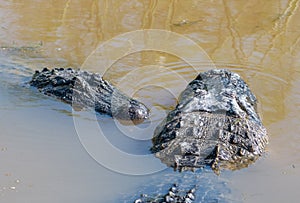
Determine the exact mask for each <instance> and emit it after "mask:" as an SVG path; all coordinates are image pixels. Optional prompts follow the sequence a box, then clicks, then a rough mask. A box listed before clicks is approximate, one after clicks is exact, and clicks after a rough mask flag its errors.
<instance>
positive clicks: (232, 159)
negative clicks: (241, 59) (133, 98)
mask: <svg viewBox="0 0 300 203" xmlns="http://www.w3.org/2000/svg"><path fill="white" fill-rule="evenodd" d="M256 102H257V100H256V97H255V96H254V94H253V93H252V92H251V91H250V89H249V87H248V86H247V84H246V83H245V82H244V81H243V80H242V79H241V77H240V76H239V75H238V74H236V73H232V72H230V71H228V70H225V69H220V70H218V69H214V70H210V71H207V72H204V73H200V74H199V75H198V76H197V78H196V79H195V80H193V81H192V82H191V83H190V84H189V85H188V86H187V87H186V89H185V90H184V91H183V92H182V93H181V95H180V98H179V102H178V105H177V106H176V108H175V109H174V110H173V111H171V112H170V113H169V114H168V116H167V117H166V118H165V120H164V121H163V122H162V123H161V124H160V125H159V126H158V127H157V128H156V130H155V133H154V137H153V139H152V142H153V147H152V148H151V150H152V152H153V153H155V155H156V157H158V158H159V159H161V161H162V162H163V163H165V164H167V165H168V166H170V167H173V168H174V169H177V170H179V171H185V170H192V171H194V170H195V169H196V168H202V167H204V166H210V167H211V168H212V170H213V171H214V172H215V173H217V174H218V173H219V172H220V170H221V169H231V170H236V169H241V168H243V167H247V166H248V165H249V164H251V163H253V162H254V161H255V160H256V159H257V158H258V157H259V156H260V155H261V154H262V153H263V152H264V149H265V146H266V144H267V143H268V137H267V133H266V129H265V128H264V127H263V125H262V122H261V120H260V118H259V116H258V114H257V110H256ZM170 194H172V193H170V192H167V194H166V195H162V196H161V198H160V199H158V198H157V199H156V200H153V198H152V200H151V199H150V198H142V199H139V202H153V203H154V202H156V203H158V202H192V201H193V199H191V198H189V197H188V196H187V195H185V196H182V197H180V198H181V199H182V201H181V200H180V201H176V200H175V198H173V199H171V200H170V198H172V196H170ZM172 195H173V194H172ZM173 196H174V195H173ZM174 197H176V196H174ZM176 198H177V199H178V198H179V197H176Z"/></svg>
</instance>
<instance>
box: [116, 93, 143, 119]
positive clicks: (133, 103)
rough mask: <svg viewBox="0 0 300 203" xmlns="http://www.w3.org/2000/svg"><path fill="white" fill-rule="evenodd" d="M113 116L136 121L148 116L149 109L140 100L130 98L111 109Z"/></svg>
mask: <svg viewBox="0 0 300 203" xmlns="http://www.w3.org/2000/svg"><path fill="white" fill-rule="evenodd" d="M113 117H115V118H117V119H120V120H123V121H126V120H131V121H138V123H140V122H142V121H144V120H146V119H148V118H149V109H148V108H147V107H146V106H145V105H144V104H143V103H141V102H139V101H137V100H134V99H130V100H129V101H128V102H126V103H124V104H123V105H120V106H118V107H117V109H113Z"/></svg>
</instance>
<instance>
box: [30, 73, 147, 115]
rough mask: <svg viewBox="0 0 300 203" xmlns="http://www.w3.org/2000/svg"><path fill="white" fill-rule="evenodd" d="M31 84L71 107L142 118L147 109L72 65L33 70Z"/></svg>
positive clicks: (94, 74)
mask: <svg viewBox="0 0 300 203" xmlns="http://www.w3.org/2000/svg"><path fill="white" fill-rule="evenodd" d="M30 84H31V85H32V86H34V87H37V88H38V89H39V90H40V91H41V92H43V93H44V94H46V95H50V96H54V97H56V98H58V99H61V100H62V101H64V102H66V103H68V104H71V105H72V106H73V107H80V108H84V107H89V108H94V109H95V111H97V112H99V113H103V114H107V115H110V116H113V117H116V118H118V119H122V120H129V119H130V120H144V119H147V118H148V116H149V110H148V108H147V107H146V106H145V105H144V104H142V103H140V102H138V101H137V100H135V99H132V98H129V97H128V96H126V95H125V94H124V93H122V92H121V91H119V90H118V89H117V88H115V87H113V86H112V85H111V84H110V83H109V82H107V81H106V80H104V79H103V78H102V77H101V76H100V75H99V74H97V73H90V72H87V71H81V70H73V69H71V68H68V69H63V68H59V69H58V68H55V69H53V70H49V69H47V68H44V69H43V70H42V71H36V72H35V74H34V75H33V77H32V80H31V81H30Z"/></svg>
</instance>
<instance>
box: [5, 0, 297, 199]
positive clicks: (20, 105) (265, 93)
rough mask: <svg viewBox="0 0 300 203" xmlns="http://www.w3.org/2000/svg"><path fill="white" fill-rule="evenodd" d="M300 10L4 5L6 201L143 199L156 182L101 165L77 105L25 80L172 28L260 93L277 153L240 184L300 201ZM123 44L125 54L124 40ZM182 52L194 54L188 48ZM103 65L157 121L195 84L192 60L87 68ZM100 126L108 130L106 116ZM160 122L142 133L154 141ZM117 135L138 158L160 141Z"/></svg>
mask: <svg viewBox="0 0 300 203" xmlns="http://www.w3.org/2000/svg"><path fill="white" fill-rule="evenodd" d="M299 4H300V3H299V1H297V0H278V1H256V0H255V1H247V2H244V1H225V0H224V1H222V0H217V1H194V0H187V1H158V0H152V1H143V0H125V1H119V0H118V1H108V0H99V1H94V0H86V1H73V0H62V1H58V0H56V1H47V2H45V1H42V0H32V1H21V0H13V1H5V0H0V20H1V22H2V23H1V26H0V46H1V54H2V55H4V56H5V57H4V58H1V60H0V74H1V79H0V89H1V95H0V104H1V105H0V121H1V122H0V128H1V129H2V131H1V136H0V138H1V141H0V156H1V160H3V164H1V166H0V199H1V198H3V200H4V201H6V202H7V201H10V202H16V201H19V200H21V199H22V200H24V199H25V200H28V201H30V200H31V202H40V201H43V202H50V199H51V202H53V198H56V199H55V200H57V201H56V202H62V201H65V202H70V201H73V202H74V201H75V202H83V201H85V202H99V201H101V200H103V201H104V200H107V201H111V202H114V201H115V200H116V199H118V198H119V197H117V196H118V195H120V194H119V193H131V194H135V193H134V191H135V188H137V187H139V186H140V185H143V184H145V182H147V181H149V180H150V178H149V177H127V176H122V175H120V174H115V173H113V172H110V171H108V170H106V169H104V168H102V167H99V166H98V165H97V164H95V163H94V162H92V161H91V159H90V158H89V156H88V155H87V154H86V153H85V152H84V150H83V148H82V146H81V145H80V143H79V142H78V139H77V138H76V132H75V131H74V127H73V123H72V119H71V118H72V117H71V116H74V114H72V112H71V110H70V108H69V107H68V106H67V105H65V104H62V103H60V102H57V101H56V100H55V99H51V98H49V97H47V96H44V95H41V94H38V92H37V91H35V90H34V89H31V88H29V87H27V86H26V85H25V86H22V85H21V84H24V82H25V81H26V80H29V78H30V75H31V74H32V72H33V69H40V68H42V67H43V66H49V67H55V66H73V67H80V66H81V64H83V62H84V61H85V60H86V58H87V57H88V56H89V55H90V54H91V53H92V51H93V50H94V49H95V48H96V47H97V45H99V44H101V43H103V42H105V41H107V40H110V39H112V38H113V37H115V36H118V35H119V34H123V33H125V32H130V31H135V30H140V29H164V30H168V31H173V32H176V33H178V34H182V35H184V36H186V37H188V38H190V39H192V40H193V41H194V42H196V43H197V44H198V45H199V46H200V47H201V48H203V49H204V51H205V52H206V53H207V54H208V56H209V57H210V59H211V60H212V61H213V62H214V64H215V65H216V66H217V67H220V68H223V67H225V68H228V69H230V70H233V71H235V72H237V73H239V74H240V75H241V76H242V77H243V78H244V79H245V81H246V82H247V83H248V84H249V86H250V87H251V89H252V91H253V92H254V93H255V95H257V97H258V100H259V109H260V114H261V116H262V118H263V122H264V124H265V125H266V127H267V129H268V132H269V134H270V145H269V147H268V153H267V155H266V156H265V157H263V158H262V159H260V160H259V161H258V162H256V163H255V164H254V165H252V166H250V167H249V168H248V169H244V170H241V171H237V172H234V173H233V174H232V176H231V177H230V179H231V180H232V181H231V183H232V184H231V185H233V187H236V188H235V189H236V190H237V191H239V194H242V195H243V199H242V201H244V202H254V201H255V202H266V201H275V200H276V201H277V200H282V201H283V200H285V201H286V200H288V201H291V202H293V201H296V194H297V191H296V188H299V182H300V180H299V178H300V174H299V170H297V169H298V168H299V167H300V160H299V158H297V157H300V156H299V155H300V154H299V152H300V150H299V144H300V140H299V136H298V135H299V133H300V129H299V126H298V121H299V115H300V114H299V107H300V105H299V101H300V94H299V85H300V71H299V66H300V43H299V42H300V32H299V30H300V24H299V19H300V10H299ZM174 43H175V42H174ZM168 46H171V45H168ZM174 46H175V45H174ZM113 48H116V50H118V49H121V48H122V47H121V43H115V44H113ZM180 48H181V50H180V51H182V52H185V53H189V51H190V50H189V47H187V46H182V47H180ZM117 54H118V53H117V52H116V53H113V52H112V53H111V55H112V57H113V56H114V55H117ZM8 58H10V60H8ZM20 64H21V65H20ZM99 64H101V63H100V62H99ZM193 64H197V65H196V66H197V67H196V70H197V71H203V70H207V69H209V68H212V67H211V65H212V64H209V63H207V61H205V62H204V61H201V60H200V59H199V61H197V60H196V61H194V62H193ZM16 67H17V68H16ZM23 67H26V68H23ZM99 68H100V69H107V71H106V72H105V75H104V76H105V78H106V79H108V80H109V81H111V82H112V83H113V84H115V85H117V86H118V87H119V88H120V89H122V90H123V91H124V92H127V93H128V94H131V95H133V96H134V97H136V98H138V99H140V100H142V101H143V102H145V103H146V104H147V105H148V106H149V107H150V108H152V112H153V116H152V119H153V121H155V122H157V123H158V122H159V120H160V119H161V118H163V117H164V115H165V114H166V112H167V111H169V110H170V109H172V108H173V107H174V106H175V104H176V98H177V97H178V95H179V93H180V92H181V91H182V90H183V89H184V87H185V85H186V84H187V83H188V82H189V81H191V80H192V79H194V78H195V77H196V72H195V69H194V68H193V67H191V66H190V64H189V63H187V61H184V60H183V59H182V58H180V57H178V56H174V55H172V54H170V53H163V52H161V51H155V50H152V51H150V50H146V51H140V52H137V53H131V54H128V55H125V56H124V57H122V58H120V59H119V60H117V61H116V62H115V63H114V64H113V65H112V66H110V67H97V66H96V65H95V67H88V69H89V70H91V71H97V70H98V69H99ZM53 110H54V111H53ZM75 115H77V117H78V114H77V113H75ZM79 117H80V116H79ZM82 119H87V118H84V117H83V118H82ZM105 119H106V118H105ZM90 122H101V117H100V119H99V120H98V121H93V120H91V121H90ZM107 122H108V123H109V122H112V121H111V120H109V119H107ZM155 122H153V123H150V124H149V123H145V124H142V125H140V127H139V129H147V130H148V131H147V133H149V134H150V133H151V132H152V131H153V130H154V128H155V126H154V125H155ZM103 123H105V122H103ZM119 125H120V126H119V127H120V128H121V130H122V131H124V132H125V133H124V134H128V132H132V131H131V130H132V129H131V128H130V126H125V127H121V126H122V125H121V124H119ZM143 125H144V126H143ZM107 127H108V129H109V125H108V126H107ZM53 129H55V132H53ZM129 134H130V133H129ZM132 137H133V138H136V137H138V134H135V133H132ZM110 139H111V141H112V142H114V143H115V145H117V146H119V147H120V148H123V149H124V150H125V149H126V150H127V151H128V152H130V153H133V152H134V153H137V154H144V153H147V152H146V150H147V149H145V148H147V147H149V145H150V144H151V143H150V142H149V141H148V142H144V144H142V145H140V146H138V147H135V146H134V145H133V146H132V143H130V142H129V141H128V140H130V139H132V138H124V139H118V137H111V138H110ZM145 139H146V138H145ZM122 142H124V143H123V144H122ZM128 148H130V149H128ZM50 152H51V153H50ZM161 175H162V174H161ZM221 176H222V175H221ZM154 177H159V175H157V176H154ZM224 177H225V178H226V177H227V178H228V176H226V175H224ZM143 181H145V182H143ZM53 188H54V189H53ZM79 191H84V193H83V194H82V195H80V194H79ZM274 191H278V192H274ZM279 191H280V192H279ZM53 193H55V195H53ZM81 200H82V201H81ZM1 201H2V200H1ZM107 201H105V202H107Z"/></svg>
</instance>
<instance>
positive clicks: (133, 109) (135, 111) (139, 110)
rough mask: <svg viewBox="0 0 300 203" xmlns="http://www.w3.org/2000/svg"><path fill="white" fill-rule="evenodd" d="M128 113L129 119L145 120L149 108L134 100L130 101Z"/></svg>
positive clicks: (147, 116)
mask: <svg viewBox="0 0 300 203" xmlns="http://www.w3.org/2000/svg"><path fill="white" fill-rule="evenodd" d="M128 113H129V117H130V119H131V120H146V119H148V118H149V109H148V108H147V107H146V106H145V105H144V104H142V103H139V102H136V101H135V100H133V101H131V102H130V107H129V110H128Z"/></svg>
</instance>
